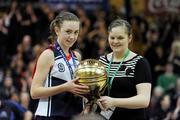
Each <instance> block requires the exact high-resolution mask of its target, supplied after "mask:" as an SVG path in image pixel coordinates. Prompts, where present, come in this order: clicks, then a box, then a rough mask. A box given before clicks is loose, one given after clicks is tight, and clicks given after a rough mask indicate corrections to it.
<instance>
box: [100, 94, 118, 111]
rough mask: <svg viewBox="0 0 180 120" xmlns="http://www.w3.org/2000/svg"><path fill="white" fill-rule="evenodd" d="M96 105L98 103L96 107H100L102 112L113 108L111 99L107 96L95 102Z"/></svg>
mask: <svg viewBox="0 0 180 120" xmlns="http://www.w3.org/2000/svg"><path fill="white" fill-rule="evenodd" d="M97 103H100V104H98V105H100V106H99V107H100V108H101V109H102V110H107V109H109V108H111V107H114V105H113V98H111V97H108V96H102V97H101V98H100V99H98V100H97Z"/></svg>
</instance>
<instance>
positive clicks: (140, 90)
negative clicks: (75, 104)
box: [98, 83, 151, 109]
mask: <svg viewBox="0 0 180 120" xmlns="http://www.w3.org/2000/svg"><path fill="white" fill-rule="evenodd" d="M136 89H137V95H136V96H133V97H129V98H111V97H108V96H103V97H102V98H101V99H99V100H98V101H99V102H100V103H101V104H102V106H103V108H104V109H108V108H110V107H121V108H128V109H138V108H146V107H148V105H149V101H150V94H151V84H150V83H140V84H138V85H136Z"/></svg>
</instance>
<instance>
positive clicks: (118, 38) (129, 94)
mask: <svg viewBox="0 0 180 120" xmlns="http://www.w3.org/2000/svg"><path fill="white" fill-rule="evenodd" d="M108 32H109V37H108V42H109V44H110V47H111V49H112V52H111V53H109V54H107V55H104V56H101V57H100V61H101V62H102V63H103V64H104V65H105V66H106V68H107V71H108V89H107V96H102V97H101V98H100V99H99V100H98V104H99V105H100V107H101V109H102V112H101V114H102V115H103V116H105V117H106V119H110V120H146V119H147V115H146V112H145V111H146V109H145V108H146V107H148V105H149V101H150V93H151V79H152V77H151V72H150V66H149V63H148V61H147V60H146V59H145V58H143V57H142V56H140V55H137V54H136V53H134V52H132V51H130V50H129V49H128V45H129V43H130V42H131V41H132V30H131V25H130V24H129V23H128V22H127V21H125V20H122V19H116V20H114V21H113V22H112V23H111V24H110V26H109V28H108ZM110 111H111V113H112V114H109V113H110Z"/></svg>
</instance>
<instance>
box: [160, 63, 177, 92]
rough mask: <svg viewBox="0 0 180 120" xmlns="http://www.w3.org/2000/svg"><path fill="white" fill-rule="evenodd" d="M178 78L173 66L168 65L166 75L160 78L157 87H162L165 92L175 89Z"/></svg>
mask: <svg viewBox="0 0 180 120" xmlns="http://www.w3.org/2000/svg"><path fill="white" fill-rule="evenodd" d="M176 80H177V76H176V75H175V74H174V73H173V65H172V64H171V63H167V64H166V67H165V73H164V74H161V75H160V76H159V77H158V81H157V86H161V87H162V88H163V89H164V91H167V90H169V89H171V88H173V87H175V84H176Z"/></svg>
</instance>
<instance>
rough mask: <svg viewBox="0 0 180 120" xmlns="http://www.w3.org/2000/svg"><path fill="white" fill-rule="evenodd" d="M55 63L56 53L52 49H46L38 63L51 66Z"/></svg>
mask: <svg viewBox="0 0 180 120" xmlns="http://www.w3.org/2000/svg"><path fill="white" fill-rule="evenodd" d="M53 61H54V53H53V51H52V50H51V49H46V50H45V51H43V52H42V53H41V55H40V56H39V59H38V63H39V62H41V63H42V64H43V63H44V64H51V63H53Z"/></svg>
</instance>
